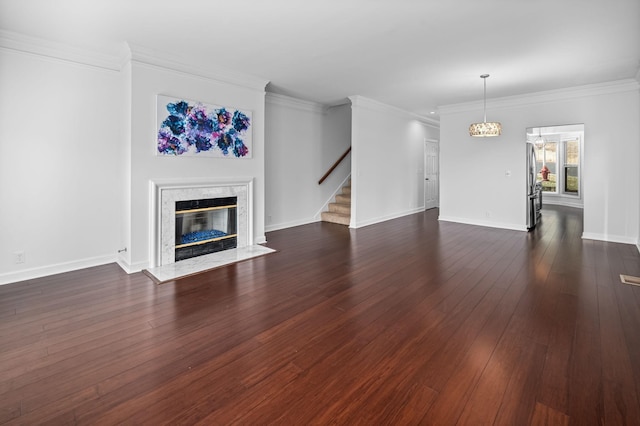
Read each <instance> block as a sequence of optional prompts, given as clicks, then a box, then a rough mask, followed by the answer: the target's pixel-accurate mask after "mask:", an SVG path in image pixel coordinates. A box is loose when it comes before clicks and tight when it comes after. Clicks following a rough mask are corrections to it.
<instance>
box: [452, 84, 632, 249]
mask: <svg viewBox="0 0 640 426" xmlns="http://www.w3.org/2000/svg"><path fill="white" fill-rule="evenodd" d="M639 110H640V102H639V97H638V83H637V82H636V81H635V80H625V81H620V82H612V83H607V84H601V85H593V86H585V87H580V88H574V89H566V90H559V91H552V92H544V93H538V94H531V95H528V96H521V97H512V98H504V99H500V100H494V101H488V103H487V115H488V120H494V121H500V122H501V123H502V126H503V134H502V136H500V137H497V138H488V139H476V138H471V137H470V136H469V135H468V133H467V129H468V126H469V124H470V123H472V122H475V121H478V120H479V119H481V118H482V104H481V103H475V104H467V105H451V106H445V107H441V108H440V115H441V121H440V123H441V127H440V134H441V151H440V155H441V156H440V171H441V199H440V215H441V219H443V220H452V221H457V222H463V223H472V224H479V225H487V226H496V227H504V228H515V229H523V230H524V229H525V223H526V218H525V203H526V196H525V186H526V176H525V151H524V149H525V148H524V145H525V143H524V140H525V129H526V128H527V127H537V126H551V125H558V124H580V123H584V125H585V134H584V166H583V179H584V234H583V236H584V237H585V238H590V239H599V240H606V241H615V242H624V243H636V242H637V239H638V231H639V229H638V227H639V224H638V215H639V213H640V212H639V210H638V209H639V206H640V203H639V194H640V168H638V165H637V158H638V156H639V155H640V144H638V140H640V124H639V123H638V114H639ZM506 171H511V176H506V175H505V172H506Z"/></svg>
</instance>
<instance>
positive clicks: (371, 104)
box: [349, 95, 440, 129]
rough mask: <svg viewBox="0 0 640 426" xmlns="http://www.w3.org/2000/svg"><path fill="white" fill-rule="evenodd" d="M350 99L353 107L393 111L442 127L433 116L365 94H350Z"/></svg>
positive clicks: (386, 111) (393, 112) (435, 126)
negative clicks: (389, 103)
mask: <svg viewBox="0 0 640 426" xmlns="http://www.w3.org/2000/svg"><path fill="white" fill-rule="evenodd" d="M349 100H350V101H351V107H354V106H355V107H358V108H365V109H369V110H372V111H377V112H385V113H392V114H396V115H400V116H404V117H409V118H411V119H413V120H417V121H419V122H421V123H422V124H424V125H427V126H430V127H433V128H435V129H439V128H440V122H439V121H437V120H434V119H432V118H429V117H425V116H422V115H418V114H415V113H413V112H409V111H405V110H403V109H401V108H398V107H395V106H392V105H387V104H385V103H382V102H379V101H376V100H373V99H369V98H365V97H364V96H360V95H354V96H349Z"/></svg>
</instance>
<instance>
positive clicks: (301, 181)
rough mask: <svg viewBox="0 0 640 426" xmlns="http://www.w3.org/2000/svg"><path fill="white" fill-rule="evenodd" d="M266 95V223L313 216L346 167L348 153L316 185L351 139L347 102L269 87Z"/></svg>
mask: <svg viewBox="0 0 640 426" xmlns="http://www.w3.org/2000/svg"><path fill="white" fill-rule="evenodd" d="M266 101H267V102H266V125H265V139H266V142H265V145H266V153H265V157H266V166H265V168H266V222H267V225H266V229H267V231H272V230H276V229H281V228H287V227H291V226H297V225H302V224H305V223H310V222H315V221H318V220H319V215H318V212H319V211H320V210H321V209H322V207H323V205H324V204H325V203H327V202H328V201H330V199H331V197H332V195H333V193H334V192H335V190H336V189H337V188H338V187H339V186H340V183H341V182H343V180H344V179H345V178H346V177H347V176H348V175H349V173H350V170H351V165H350V162H349V160H350V159H349V157H347V158H346V159H345V160H343V161H342V163H341V164H340V165H339V166H338V167H337V168H336V169H335V170H334V171H333V173H332V174H331V175H330V176H329V177H328V178H327V180H325V181H324V182H323V183H322V185H318V180H319V179H320V178H321V177H322V175H323V174H324V173H325V172H326V171H327V170H328V169H329V167H331V165H332V164H333V163H334V162H335V161H336V160H337V159H338V158H340V156H341V155H342V153H344V151H345V150H346V149H347V148H348V147H349V145H350V144H351V107H350V105H348V104H347V105H340V106H336V107H332V108H324V107H323V106H322V105H320V104H317V103H313V102H308V101H303V100H299V99H294V98H291V97H287V96H282V95H276V94H272V93H268V94H267V98H266Z"/></svg>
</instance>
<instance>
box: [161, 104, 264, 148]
mask: <svg viewBox="0 0 640 426" xmlns="http://www.w3.org/2000/svg"><path fill="white" fill-rule="evenodd" d="M158 125H159V129H158V140H157V143H158V145H157V149H158V150H157V152H158V155H174V156H177V155H182V156H189V155H200V156H209V157H226V158H251V113H250V112H243V111H240V110H238V109H233V108H227V107H222V106H217V105H207V104H204V103H202V102H194V101H188V100H184V99H177V98H170V97H168V96H162V95H158Z"/></svg>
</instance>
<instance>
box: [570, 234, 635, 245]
mask: <svg viewBox="0 0 640 426" xmlns="http://www.w3.org/2000/svg"><path fill="white" fill-rule="evenodd" d="M582 239H583V240H596V241H606V242H608V243H622V244H636V243H637V240H636V239H635V238H632V237H627V236H625V235H611V234H596V233H594V232H583V233H582Z"/></svg>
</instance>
